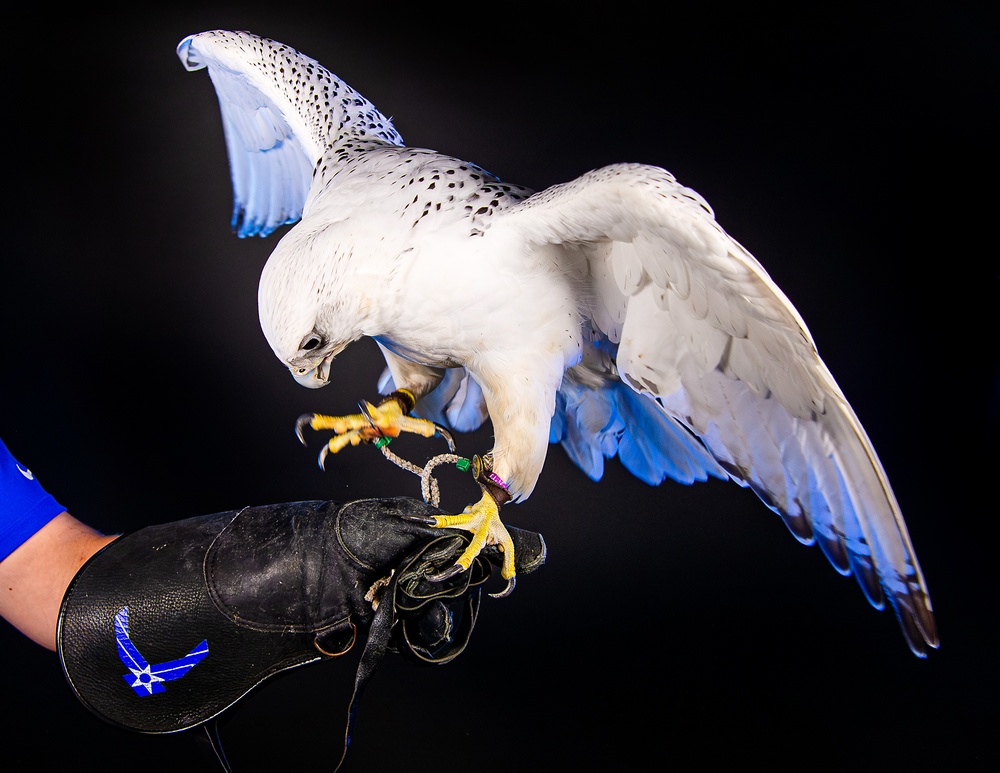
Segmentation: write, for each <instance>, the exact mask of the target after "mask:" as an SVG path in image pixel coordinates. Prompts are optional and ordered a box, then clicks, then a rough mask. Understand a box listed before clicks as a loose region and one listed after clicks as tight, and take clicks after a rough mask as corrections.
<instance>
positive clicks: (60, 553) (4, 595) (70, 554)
mask: <svg viewBox="0 0 1000 773" xmlns="http://www.w3.org/2000/svg"><path fill="white" fill-rule="evenodd" d="M114 539H115V537H114V536H106V535H103V534H101V533H99V532H97V531H95V530H94V529H92V528H90V527H89V526H87V525H86V524H84V523H81V522H80V521H78V520H77V519H76V518H74V517H73V516H71V515H70V514H69V513H65V512H64V513H62V514H60V515H57V516H56V517H55V518H53V519H52V520H51V521H50V522H49V523H48V524H46V525H45V526H44V527H42V528H41V529H40V530H39V531H37V532H36V533H35V534H34V535H33V536H32V537H31V538H30V539H29V540H28V541H27V542H25V543H24V544H22V545H21V546H20V547H19V548H18V549H17V550H15V551H14V552H13V553H11V554H10V555H9V556H8V557H7V558H6V559H4V560H3V561H0V616H2V617H4V618H5V619H6V620H7V621H8V622H9V623H11V625H13V626H14V627H15V628H17V629H18V630H19V631H21V632H22V633H23V634H24V635H25V636H28V637H30V638H31V639H33V640H34V641H36V642H38V643H39V644H41V645H42V646H43V647H47V648H48V649H50V650H54V649H55V648H56V623H57V621H58V618H59V605H60V604H61V602H62V598H63V594H64V593H65V592H66V588H67V587H68V586H69V583H70V581H71V580H72V579H73V577H74V576H75V575H76V573H77V572H78V571H79V569H80V567H81V566H83V564H84V563H86V561H87V559H89V558H90V557H91V556H92V555H93V554H94V553H96V552H97V551H98V550H100V549H101V548H102V547H104V546H105V545H106V544H108V543H109V542H111V541H113V540H114Z"/></svg>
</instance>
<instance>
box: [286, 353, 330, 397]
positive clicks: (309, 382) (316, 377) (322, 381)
mask: <svg viewBox="0 0 1000 773" xmlns="http://www.w3.org/2000/svg"><path fill="white" fill-rule="evenodd" d="M333 358H334V355H333V354H329V355H327V356H326V357H324V358H323V359H322V360H321V361H320V363H319V364H318V365H317V366H316V367H314V368H311V369H309V370H306V369H305V368H304V367H302V366H295V365H291V366H289V368H288V369H289V371H291V374H292V378H294V379H295V380H296V381H297V382H298V383H299V384H301V385H302V386H304V387H308V388H309V389H319V388H320V387H325V386H326V385H327V384H329V383H330V363H331V362H333Z"/></svg>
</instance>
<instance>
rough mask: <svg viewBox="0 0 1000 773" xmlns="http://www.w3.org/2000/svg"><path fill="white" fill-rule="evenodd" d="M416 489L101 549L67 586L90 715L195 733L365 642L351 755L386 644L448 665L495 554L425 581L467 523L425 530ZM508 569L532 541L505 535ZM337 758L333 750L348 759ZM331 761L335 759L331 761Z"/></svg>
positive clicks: (213, 522)
mask: <svg viewBox="0 0 1000 773" xmlns="http://www.w3.org/2000/svg"><path fill="white" fill-rule="evenodd" d="M437 514H440V510H438V509H437V508H436V507H434V506H432V505H429V504H425V503H424V502H421V501H419V500H415V499H409V498H390V499H366V500H357V501H353V502H347V503H344V504H338V503H335V502H329V501H308V502H293V503H282V504H274V505H264V506H259V507H247V508H244V509H242V510H234V511H229V512H224V513H217V514H214V515H204V516H199V517H195V518H189V519H186V520H181V521H175V522H171V523H166V524H161V525H156V526H149V527H146V528H143V529H140V530H138V531H136V532H134V533H131V534H126V535H124V536H122V537H119V538H118V539H117V540H115V541H114V542H112V543H110V544H109V545H108V546H107V547H105V548H104V549H103V550H101V551H100V552H98V553H97V554H96V555H94V556H93V557H92V558H91V559H90V561H88V562H87V564H85V565H84V566H83V568H82V569H81V570H80V572H79V573H78V574H77V575H76V577H75V578H74V580H73V582H72V583H71V584H70V587H69V588H68V590H67V591H66V595H65V598H64V599H63V603H62V608H61V611H60V615H59V628H58V654H59V659H60V662H61V663H62V667H63V671H64V672H65V675H66V678H67V680H68V681H69V684H70V686H71V687H72V689H73V691H74V693H75V694H76V696H77V697H78V698H79V699H80V700H81V701H82V702H83V704H84V705H85V706H86V707H87V708H88V709H90V710H91V711H92V712H94V713H95V714H96V715H97V716H99V717H100V718H102V719H104V720H105V721H107V722H110V723H111V724H113V725H117V726H119V727H122V728H126V729H129V730H135V731H138V732H142V733H153V734H160V733H175V732H179V731H184V730H189V729H192V728H198V727H204V729H205V730H206V731H207V732H208V736H209V738H210V739H211V740H212V742H213V749H214V751H215V753H216V756H217V758H218V760H219V762H220V763H221V764H222V766H223V768H224V769H225V770H229V765H228V763H227V762H226V759H225V755H224V754H223V753H222V749H221V745H220V744H219V741H218V737H217V735H215V732H216V728H215V720H217V718H218V717H219V715H220V714H221V713H222V712H224V711H225V710H226V709H228V708H230V707H231V706H232V705H233V704H234V703H236V701H238V700H239V699H240V698H242V697H243V696H244V695H246V694H247V693H248V692H249V691H250V690H252V689H254V688H255V687H256V686H258V685H259V684H261V683H262V682H263V681H265V680H266V679H268V678H269V677H271V676H274V675H275V674H278V673H280V672H282V671H286V670H288V669H290V668H295V667H298V666H303V665H306V664H310V663H317V662H321V661H325V660H329V659H332V658H335V657H337V656H338V655H343V654H345V653H346V652H348V651H349V650H350V649H351V648H352V647H353V646H354V644H355V642H356V641H357V640H358V638H360V637H363V636H365V634H367V638H366V639H365V645H364V651H363V654H362V656H361V659H360V662H359V665H358V671H357V675H356V678H355V688H354V695H353V697H352V699H351V703H350V705H349V707H348V712H347V722H346V733H345V743H344V755H346V753H347V749H348V746H349V744H350V734H351V730H352V727H353V722H354V717H355V714H356V711H357V706H358V701H359V699H360V696H361V692H362V690H363V688H364V686H365V684H366V683H367V680H368V679H369V678H370V677H371V676H372V674H373V672H374V670H375V669H376V667H377V666H378V664H379V662H380V661H381V659H382V656H383V655H384V654H385V652H387V651H388V652H398V653H402V654H406V655H410V656H413V657H415V658H417V659H418V660H420V661H422V662H427V663H447V662H448V661H450V660H452V659H453V658H454V657H456V656H457V655H458V654H460V653H461V652H462V651H463V650H464V649H465V646H466V644H467V643H468V640H469V636H470V635H471V633H472V629H473V626H474V625H475V621H476V616H477V614H478V612H479V602H480V595H481V586H482V585H483V583H485V582H486V580H487V579H488V578H489V576H490V573H491V570H492V566H498V567H499V566H500V565H501V564H502V555H500V553H499V551H497V550H496V549H495V548H490V549H487V550H484V551H483V553H482V556H481V557H480V558H477V559H476V561H475V562H474V563H473V565H472V566H471V567H470V569H469V570H468V571H466V572H463V573H461V574H459V575H457V576H454V577H449V578H447V579H444V580H441V581H437V582H432V581H430V580H429V579H428V578H430V577H433V576H435V575H438V574H440V573H441V572H442V570H444V569H446V568H448V567H449V566H451V565H452V564H453V563H454V562H455V559H456V558H457V557H458V556H459V555H460V554H461V553H462V551H463V550H464V549H465V547H466V545H468V542H469V538H470V535H469V533H468V532H463V531H459V530H452V529H440V528H431V527H429V526H427V525H425V523H426V520H427V518H428V516H432V515H437ZM510 533H511V537H512V539H513V541H514V544H515V546H516V556H517V562H518V565H517V571H518V573H519V574H525V573H529V572H531V571H533V570H534V569H536V568H538V567H539V566H541V565H542V564H543V563H544V561H545V543H544V541H543V540H542V538H541V535H539V534H536V533H534V532H528V531H523V530H519V529H514V528H511V529H510ZM343 760H344V756H343V755H342V757H341V763H342V762H343ZM338 768H339V765H338Z"/></svg>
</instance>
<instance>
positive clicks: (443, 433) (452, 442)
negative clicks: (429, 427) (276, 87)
mask: <svg viewBox="0 0 1000 773" xmlns="http://www.w3.org/2000/svg"><path fill="white" fill-rule="evenodd" d="M434 429H436V430H437V433H438V434H439V435H440V436H441V437H443V438H444V439H445V441H446V442H447V443H448V450H449V451H451V452H452V453H454V452H455V438H453V437H452V436H451V433H450V432H449V431H448V430H446V429H445V428H444V427H442V426H441V425H440V424H435V425H434Z"/></svg>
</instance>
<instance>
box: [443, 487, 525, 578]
mask: <svg viewBox="0 0 1000 773" xmlns="http://www.w3.org/2000/svg"><path fill="white" fill-rule="evenodd" d="M432 518H433V520H434V523H433V524H431V525H433V526H435V527H437V528H453V529H465V530H466V531H470V532H472V541H471V542H470V543H469V546H468V547H467V548H466V549H465V551H464V552H463V553H462V555H460V556H459V557H458V560H457V561H456V562H455V564H454V566H451V567H450V568H448V569H445V570H444V571H443V572H441V573H440V574H438V575H435V576H434V577H430V578H428V579H431V580H433V581H435V582H436V581H440V580H445V579H447V578H449V577H454V576H455V575H456V574H459V573H460V572H464V571H466V570H467V569H468V568H469V567H470V566H472V562H473V560H475V558H476V556H478V555H479V553H480V552H481V551H482V549H483V548H484V547H486V546H487V545H496V546H497V548H498V549H499V550H500V552H501V553H503V567H502V568H501V570H500V576H501V577H503V578H504V579H505V580H506V581H507V587H506V588H504V589H503V590H502V591H501V592H500V593H491V594H490V595H491V596H493V597H494V598H503V597H504V596H509V595H510V593H511V592H512V591H513V590H514V584H515V582H516V572H515V569H514V542H513V540H511V538H510V534H509V533H508V531H507V527H506V526H504V525H503V522H502V521H501V520H500V508H499V506H498V505H497V502H496V500H495V499H494V498H493V496H492V495H491V494H490V493H489V492H488V491H486V490H484V491H483V497H482V499H480V500H479V501H478V502H476V504H474V505H469V506H468V507H467V508H465V510H464V511H462V512H461V513H459V514H458V515H435V516H432Z"/></svg>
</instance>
